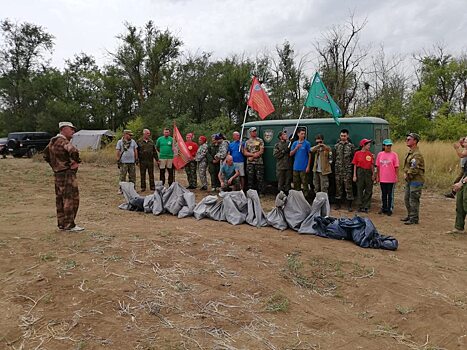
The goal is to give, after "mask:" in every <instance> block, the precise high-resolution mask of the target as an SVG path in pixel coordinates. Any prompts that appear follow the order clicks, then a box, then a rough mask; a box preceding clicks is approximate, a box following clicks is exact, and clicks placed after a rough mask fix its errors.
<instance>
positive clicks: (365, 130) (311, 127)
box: [244, 117, 390, 197]
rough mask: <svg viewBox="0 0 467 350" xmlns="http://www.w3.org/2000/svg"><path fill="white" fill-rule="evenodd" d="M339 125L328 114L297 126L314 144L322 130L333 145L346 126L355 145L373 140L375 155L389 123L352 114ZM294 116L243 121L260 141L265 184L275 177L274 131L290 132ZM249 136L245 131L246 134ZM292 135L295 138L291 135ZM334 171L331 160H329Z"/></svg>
mask: <svg viewBox="0 0 467 350" xmlns="http://www.w3.org/2000/svg"><path fill="white" fill-rule="evenodd" d="M339 121H340V125H337V124H336V123H335V121H334V119H332V118H321V119H302V120H300V124H299V128H304V129H305V131H306V139H307V140H308V141H309V142H310V143H311V145H312V146H313V145H315V136H316V135H317V134H322V135H323V136H324V143H325V144H326V145H328V146H331V147H333V146H334V145H335V144H336V143H337V142H338V141H339V134H340V131H341V130H342V129H347V130H349V137H350V140H351V141H352V143H353V144H354V145H355V147H356V149H358V144H359V142H360V140H361V139H363V138H367V139H371V140H373V141H374V143H373V144H372V145H371V152H373V153H375V155H376V154H377V153H378V152H379V151H381V149H382V144H383V140H384V139H386V138H389V137H390V131H389V123H388V122H387V121H386V120H384V119H381V118H375V117H352V118H342V119H339ZM296 124H297V119H284V120H262V121H254V122H248V123H245V124H244V127H245V130H246V132H247V131H248V129H249V128H250V127H252V126H255V127H256V128H257V130H258V137H261V138H262V139H263V141H264V147H265V149H264V154H263V160H264V180H265V181H266V182H267V183H268V184H275V183H276V182H277V178H276V159H275V158H274V157H273V155H272V152H273V149H274V145H275V144H276V143H277V142H278V141H279V140H278V138H277V135H278V134H279V132H281V131H284V130H285V131H287V135H289V137H290V135H292V133H293V131H294V129H295V125H296ZM246 136H249V135H246ZM295 139H296V138H295ZM332 168H333V169H332V170H333V174H334V164H332ZM309 183H310V185H311V186H312V185H313V181H312V173H311V172H310V181H309ZM334 187H335V186H334V175H331V177H330V196H331V197H332V196H333V193H334Z"/></svg>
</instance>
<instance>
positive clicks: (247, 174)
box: [44, 122, 467, 231]
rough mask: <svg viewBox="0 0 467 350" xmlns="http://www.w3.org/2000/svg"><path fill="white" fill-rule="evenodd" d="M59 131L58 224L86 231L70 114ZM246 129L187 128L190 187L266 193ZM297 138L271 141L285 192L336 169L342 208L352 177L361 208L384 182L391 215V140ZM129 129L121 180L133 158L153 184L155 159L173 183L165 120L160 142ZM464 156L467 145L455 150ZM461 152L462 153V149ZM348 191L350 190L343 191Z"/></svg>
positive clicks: (55, 153) (258, 150)
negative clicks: (375, 144) (377, 144)
mask: <svg viewBox="0 0 467 350" xmlns="http://www.w3.org/2000/svg"><path fill="white" fill-rule="evenodd" d="M59 129H60V132H59V134H58V135H57V136H55V137H53V138H52V139H51V140H50V143H49V145H48V146H47V147H46V149H45V150H44V159H45V160H46V161H47V162H48V163H49V164H50V166H51V168H52V170H53V171H54V176H55V193H56V207H57V220H58V227H59V229H61V230H69V231H82V230H83V228H82V227H79V226H77V225H76V224H75V221H74V220H75V217H76V213H77V211H78V206H79V191H78V184H77V181H76V172H77V170H78V167H79V163H80V162H81V160H80V158H79V151H78V150H77V149H76V147H75V146H73V144H72V143H71V139H72V137H73V134H74V132H75V131H76V128H75V127H74V125H73V124H72V123H70V122H60V123H59ZM248 134H249V137H248V139H247V140H245V141H242V140H241V135H240V133H239V132H234V133H233V134H232V139H233V140H232V141H231V142H229V141H227V140H226V138H225V136H224V135H223V134H221V133H217V134H213V135H212V136H211V141H210V143H209V144H208V143H207V138H206V137H205V136H200V137H199V138H198V143H196V142H194V141H193V137H194V135H193V134H191V133H190V134H187V135H186V142H185V144H186V146H187V148H188V150H189V152H190V159H189V161H188V163H187V164H186V166H185V171H186V174H187V179H188V184H189V186H188V188H189V189H195V188H197V186H198V181H197V179H198V176H199V179H200V181H201V188H200V189H201V190H207V189H208V181H207V174H206V173H207V172H209V174H210V178H211V190H213V191H217V190H223V191H226V190H232V189H233V190H247V189H255V190H257V191H258V192H259V193H260V195H262V194H264V163H263V153H264V141H263V140H262V139H261V138H259V137H258V136H257V129H256V127H251V128H249V129H248ZM296 135H297V137H298V138H297V140H295V141H293V142H292V140H291V138H289V137H288V135H287V132H286V131H282V132H280V133H279V135H278V138H279V141H278V142H277V143H276V144H275V146H274V151H273V156H274V157H275V159H276V172H277V174H276V175H277V180H278V189H279V190H280V191H284V192H288V191H289V190H290V188H291V184H292V183H293V188H294V189H295V190H298V191H302V192H303V194H304V195H305V197H308V195H309V193H310V191H311V188H310V185H309V181H308V178H309V175H311V174H310V173H312V175H313V177H312V182H313V189H314V191H315V192H328V190H329V183H330V181H329V176H330V174H332V173H333V172H334V176H335V183H336V196H335V198H336V207H337V208H338V209H339V208H340V207H341V203H342V201H343V199H344V198H345V199H346V200H347V204H348V209H349V210H352V202H353V200H354V196H353V183H356V185H357V204H358V210H359V211H360V212H368V210H369V208H370V202H371V197H372V192H373V183H374V182H378V183H379V184H380V186H381V194H382V206H381V209H380V211H379V213H381V214H387V215H391V214H392V211H393V208H394V187H395V184H396V183H397V179H398V176H397V173H398V168H399V159H398V156H397V154H396V153H395V152H393V151H392V149H391V147H392V141H391V140H390V139H386V140H384V141H383V151H381V152H379V153H378V155H377V157H376V159H375V157H374V155H373V154H372V153H371V152H370V146H371V143H372V140H371V139H362V140H361V141H360V149H359V150H356V149H355V146H354V145H353V144H352V142H351V141H350V138H349V131H348V130H346V129H343V130H341V131H340V135H339V142H338V143H337V144H335V145H334V146H333V147H330V146H328V145H326V144H325V143H324V141H325V140H324V136H323V135H322V134H317V135H316V137H315V143H316V144H315V145H314V146H311V144H310V142H309V141H307V140H306V130H305V129H298V130H297V134H296ZM132 137H133V133H132V132H131V130H124V132H123V137H122V138H121V139H120V140H118V142H117V145H116V157H117V162H118V165H119V168H120V181H126V177H127V175H128V180H129V181H130V182H133V183H136V165H137V164H138V163H139V166H140V175H141V190H142V191H144V190H146V173H148V175H149V187H150V189H151V190H154V189H155V182H154V166H155V164H154V163H155V162H156V163H157V164H158V167H159V170H160V180H161V181H162V183H163V184H165V182H166V173H168V179H167V181H168V183H169V185H170V184H172V182H173V181H174V178H175V175H174V164H173V159H174V152H173V138H172V137H171V136H170V130H169V129H168V128H165V129H164V131H163V135H162V136H161V137H159V138H158V139H157V140H156V142H155V143H154V141H153V140H152V139H151V132H150V131H149V130H148V129H144V130H143V136H142V138H141V139H140V140H138V141H135V140H133V139H132ZM419 141H420V136H419V135H418V134H415V133H410V134H408V135H407V138H406V145H407V147H408V148H409V152H408V153H407V155H406V157H405V160H404V179H405V181H406V186H405V196H404V200H405V205H406V208H407V213H408V215H407V217H405V218H403V219H401V220H402V221H404V222H405V224H407V225H412V224H418V222H419V205H420V196H421V192H422V188H423V184H424V171H425V165H424V159H423V156H422V154H421V153H420V150H419V149H418V142H419ZM458 153H459V154H462V157H467V150H465V149H464V150H463V151H462V152H458ZM460 157H461V155H460ZM466 173H467V171H466V172H464V175H463V176H462V178H461V179H460V181H459V182H458V183H456V184H455V185H454V190H455V191H456V192H457V193H458V194H457V198H458V203H457V208H458V209H457V214H458V217H457V219H456V230H461V229H462V230H463V228H464V219H465V216H466V213H467V190H466V191H464V190H463V185H464V183H467V176H466V175H465V174H466ZM344 193H345V194H344Z"/></svg>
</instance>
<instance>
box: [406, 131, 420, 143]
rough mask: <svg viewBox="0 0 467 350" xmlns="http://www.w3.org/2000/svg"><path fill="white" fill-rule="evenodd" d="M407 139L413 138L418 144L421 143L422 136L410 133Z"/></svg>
mask: <svg viewBox="0 0 467 350" xmlns="http://www.w3.org/2000/svg"><path fill="white" fill-rule="evenodd" d="M407 137H411V138H413V139H414V140H417V142H418V141H420V135H419V134H417V133H415V132H411V133H408V134H407Z"/></svg>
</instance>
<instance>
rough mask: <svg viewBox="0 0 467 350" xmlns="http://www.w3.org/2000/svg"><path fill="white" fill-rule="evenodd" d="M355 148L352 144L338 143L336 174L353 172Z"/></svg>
mask: <svg viewBox="0 0 467 350" xmlns="http://www.w3.org/2000/svg"><path fill="white" fill-rule="evenodd" d="M354 153H355V146H354V145H353V143H350V142H346V143H343V142H338V143H336V144H335V145H334V152H333V155H334V165H335V171H336V173H346V172H352V171H353V165H352V160H353V155H354Z"/></svg>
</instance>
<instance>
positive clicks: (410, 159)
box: [404, 147, 425, 183]
mask: <svg viewBox="0 0 467 350" xmlns="http://www.w3.org/2000/svg"><path fill="white" fill-rule="evenodd" d="M404 174H405V175H406V181H407V182H420V183H424V182H425V160H424V159H423V156H422V154H421V153H420V150H419V149H418V147H415V148H413V149H411V150H410V151H409V152H408V153H407V155H406V156H405V161H404Z"/></svg>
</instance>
